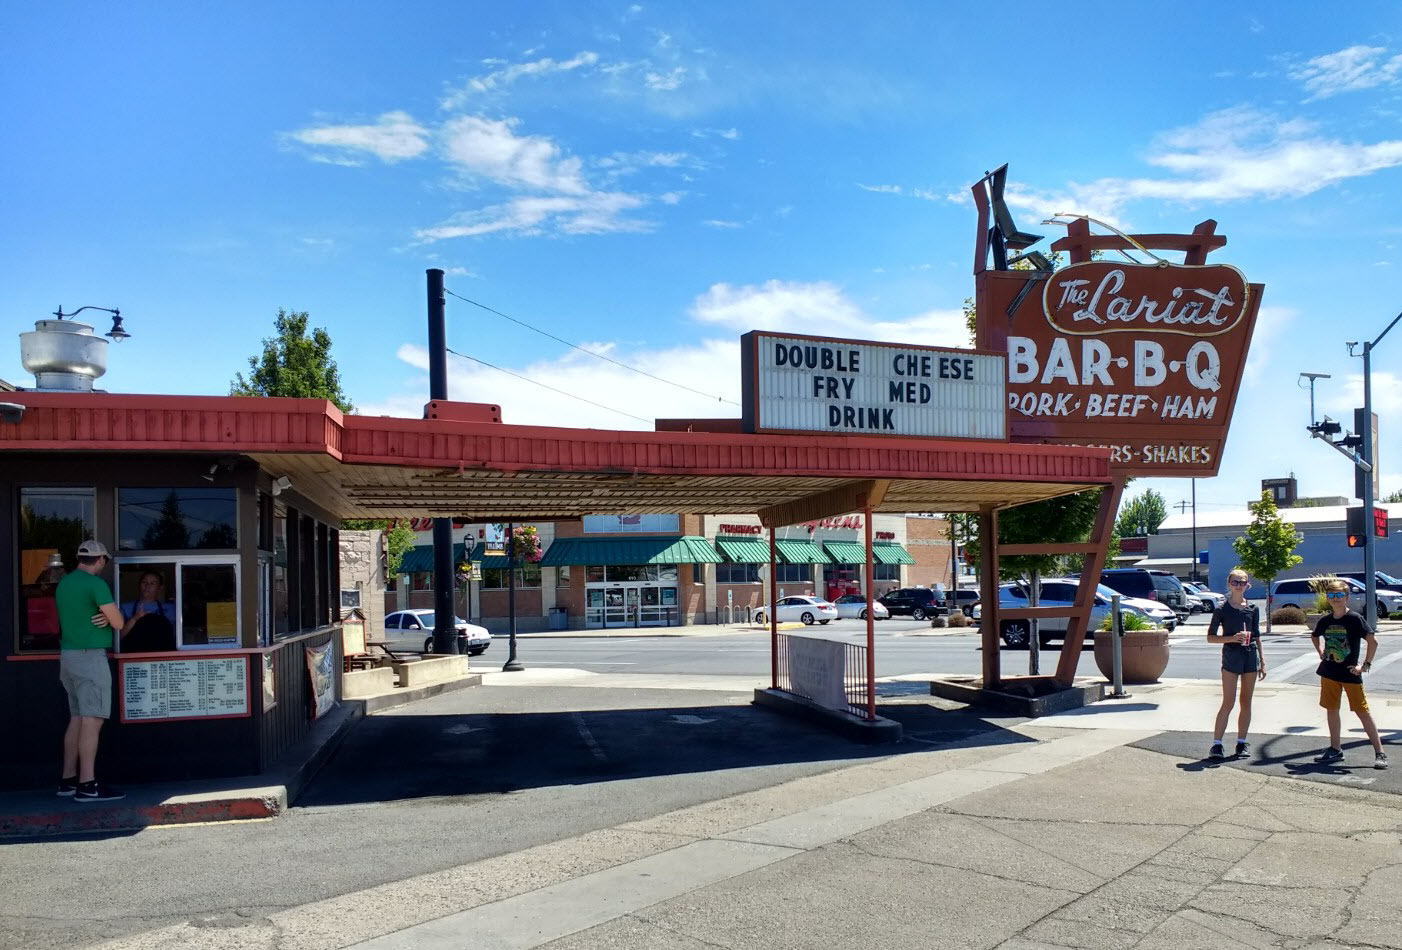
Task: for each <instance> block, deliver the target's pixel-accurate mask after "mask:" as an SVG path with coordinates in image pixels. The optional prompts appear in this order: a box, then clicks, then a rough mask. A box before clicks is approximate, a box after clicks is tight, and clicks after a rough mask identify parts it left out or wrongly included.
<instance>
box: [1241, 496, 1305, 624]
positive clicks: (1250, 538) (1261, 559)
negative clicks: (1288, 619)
mask: <svg viewBox="0 0 1402 950" xmlns="http://www.w3.org/2000/svg"><path fill="white" fill-rule="evenodd" d="M1247 507H1248V508H1250V510H1251V523H1250V524H1248V525H1247V526H1246V533H1245V534H1244V535H1242V536H1241V537H1238V538H1236V539H1234V540H1233V541H1232V550H1234V551H1236V556H1237V561H1238V564H1239V566H1240V567H1241V569H1242V570H1243V571H1245V572H1246V573H1248V574H1250V575H1251V576H1252V577H1254V578H1256V579H1257V580H1259V581H1261V583H1263V584H1265V585H1266V587H1267V589H1269V588H1270V584H1271V581H1273V580H1275V577H1276V575H1277V574H1279V573H1280V572H1281V571H1283V570H1286V569H1288V568H1291V567H1294V566H1295V565H1296V564H1299V563H1300V562H1301V561H1302V560H1304V558H1302V557H1300V556H1299V555H1298V554H1296V553H1295V548H1297V547H1299V545H1300V541H1301V540H1303V538H1304V536H1303V535H1301V534H1300V533H1299V532H1297V531H1296V530H1295V526H1294V525H1292V524H1290V523H1289V522H1287V521H1286V520H1285V519H1284V518H1282V517H1280V512H1279V511H1278V510H1277V509H1276V507H1275V502H1274V501H1273V500H1272V499H1271V494H1270V492H1264V491H1263V492H1261V500H1260V501H1256V502H1252V503H1251V504H1250V505H1248V506H1247ZM1268 606H1269V602H1268ZM1270 630H1271V617H1270V611H1269V610H1267V611H1266V632H1267V633H1270Z"/></svg>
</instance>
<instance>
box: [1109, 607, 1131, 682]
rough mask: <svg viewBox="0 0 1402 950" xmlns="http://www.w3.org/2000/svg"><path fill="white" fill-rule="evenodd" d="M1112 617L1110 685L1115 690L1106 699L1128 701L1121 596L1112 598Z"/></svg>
mask: <svg viewBox="0 0 1402 950" xmlns="http://www.w3.org/2000/svg"><path fill="white" fill-rule="evenodd" d="M1110 617H1111V619H1110V672H1111V674H1112V675H1111V677H1110V683H1111V685H1112V686H1113V687H1114V688H1113V689H1112V690H1111V692H1110V695H1109V696H1108V697H1106V698H1107V699H1126V698H1128V696H1129V693H1126V692H1125V672H1124V652H1123V651H1124V645H1123V643H1122V642H1121V640H1122V639H1123V637H1124V635H1125V619H1124V617H1123V616H1122V615H1121V614H1120V595H1119V594H1114V595H1112V596H1111V597H1110Z"/></svg>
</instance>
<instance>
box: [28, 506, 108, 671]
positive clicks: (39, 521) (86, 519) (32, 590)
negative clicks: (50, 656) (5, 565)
mask: <svg viewBox="0 0 1402 950" xmlns="http://www.w3.org/2000/svg"><path fill="white" fill-rule="evenodd" d="M96 508H97V502H96V494H95V492H94V490H93V489H91V488H21V489H20V492H19V518H18V519H17V520H18V522H19V558H18V570H19V577H18V578H17V580H18V582H19V583H18V588H19V598H18V600H19V611H18V617H17V618H16V619H17V621H18V622H17V623H16V624H15V649H16V651H17V652H25V651H52V650H57V649H58V645H59V644H58V640H59V637H58V634H59V630H58V605H57V603H56V602H55V600H54V589H55V588H57V587H58V582H59V581H60V580H62V579H63V576H64V575H65V574H67V573H68V572H69V571H73V570H77V567H78V545H80V544H82V543H83V542H84V541H85V540H87V539H88V538H90V537H92V536H93V534H94V531H93V525H94V515H93V513H94V511H95V510H96Z"/></svg>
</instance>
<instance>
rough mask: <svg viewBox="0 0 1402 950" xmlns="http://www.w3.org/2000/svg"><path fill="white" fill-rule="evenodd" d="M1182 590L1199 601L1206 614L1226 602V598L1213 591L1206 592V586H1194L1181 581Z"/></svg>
mask: <svg viewBox="0 0 1402 950" xmlns="http://www.w3.org/2000/svg"><path fill="white" fill-rule="evenodd" d="M1183 589H1184V590H1186V591H1187V592H1188V593H1189V594H1192V595H1194V596H1196V597H1197V598H1198V600H1200V601H1201V602H1202V604H1203V606H1204V608H1205V612H1206V613H1212V611H1214V610H1216V609H1217V608H1218V607H1220V606H1222V604H1223V603H1225V602H1226V600H1227V596H1226V595H1225V594H1219V593H1217V592H1216V591H1214V590H1208V589H1207V585H1206V584H1195V583H1193V582H1192V581H1183Z"/></svg>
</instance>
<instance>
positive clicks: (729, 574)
mask: <svg viewBox="0 0 1402 950" xmlns="http://www.w3.org/2000/svg"><path fill="white" fill-rule="evenodd" d="M716 583H717V584H758V583H759V565H758V564H735V563H732V562H730V561H724V562H722V563H720V564H717V565H716Z"/></svg>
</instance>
